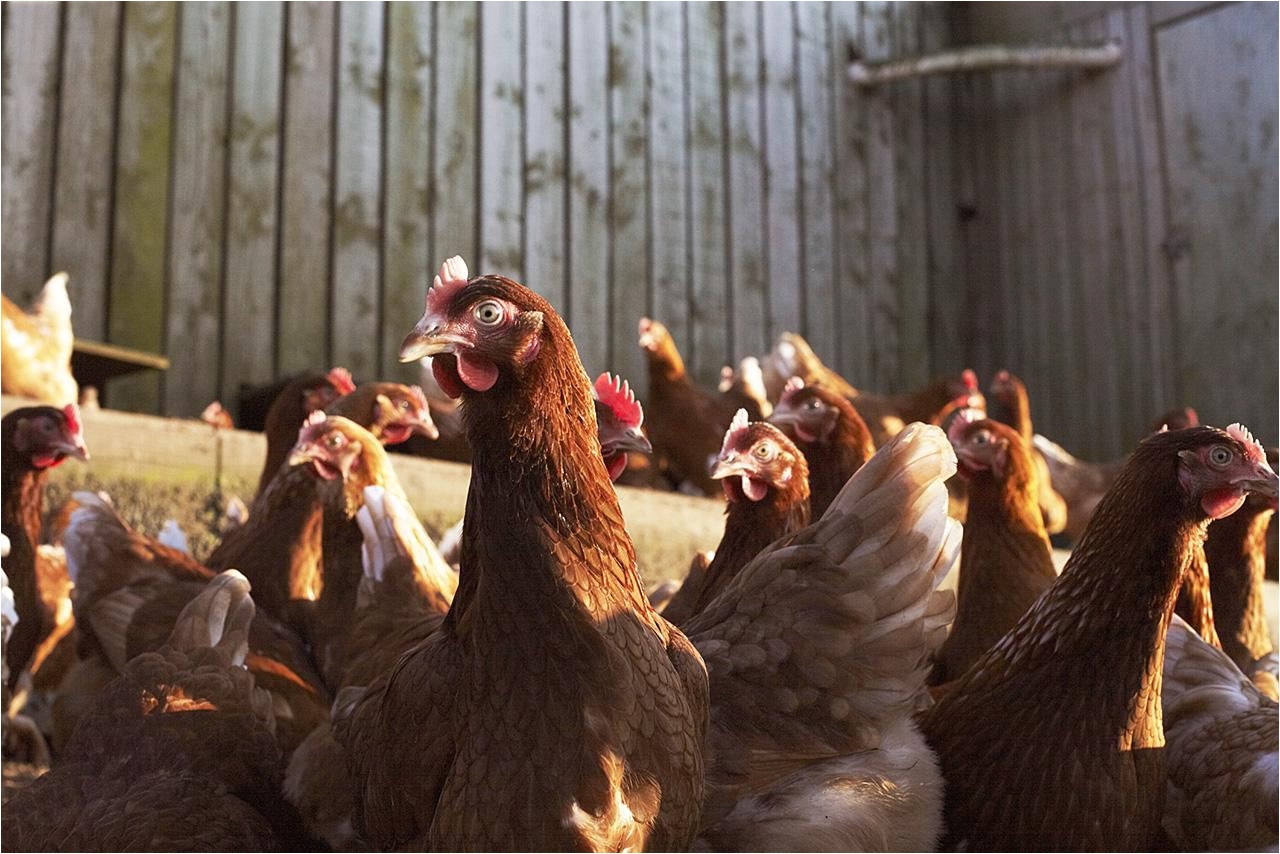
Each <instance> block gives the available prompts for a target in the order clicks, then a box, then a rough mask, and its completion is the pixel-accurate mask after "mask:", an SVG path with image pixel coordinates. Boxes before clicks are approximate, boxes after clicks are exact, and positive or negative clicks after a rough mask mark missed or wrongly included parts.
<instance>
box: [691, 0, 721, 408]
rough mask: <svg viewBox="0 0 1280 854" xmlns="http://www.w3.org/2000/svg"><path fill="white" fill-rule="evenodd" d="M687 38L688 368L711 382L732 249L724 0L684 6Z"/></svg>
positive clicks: (715, 368)
mask: <svg viewBox="0 0 1280 854" xmlns="http://www.w3.org/2000/svg"><path fill="white" fill-rule="evenodd" d="M685 9H686V12H687V14H688V20H687V24H688V38H689V190H690V203H691V204H690V207H689V227H690V235H689V249H690V257H691V259H692V265H691V267H690V288H691V291H690V292H691V295H692V299H691V301H690V309H691V310H690V312H689V316H690V321H691V323H692V324H693V329H692V333H693V334H692V337H691V340H690V345H689V353H688V354H687V355H688V357H689V371H690V374H691V376H693V377H694V378H695V379H696V380H697V381H699V382H702V383H705V384H707V385H712V384H714V383H715V382H716V380H717V378H718V377H719V376H720V367H721V366H722V365H724V364H726V363H727V362H728V361H729V360H730V357H731V353H730V350H729V277H728V266H729V255H728V245H727V242H726V222H725V201H726V193H725V183H726V182H725V172H724V168H725V157H724V154H725V142H726V140H725V125H724V98H723V96H724V80H723V79H722V78H723V74H722V69H723V66H722V64H721V58H722V49H723V46H724V6H723V5H722V4H720V3H693V4H689V5H687V6H686V7H685Z"/></svg>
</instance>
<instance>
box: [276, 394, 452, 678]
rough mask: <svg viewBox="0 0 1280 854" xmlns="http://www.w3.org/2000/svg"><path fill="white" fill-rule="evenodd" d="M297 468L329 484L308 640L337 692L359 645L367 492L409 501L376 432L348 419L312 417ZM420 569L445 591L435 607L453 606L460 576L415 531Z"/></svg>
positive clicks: (297, 450)
mask: <svg viewBox="0 0 1280 854" xmlns="http://www.w3.org/2000/svg"><path fill="white" fill-rule="evenodd" d="M289 462H290V463H291V464H293V465H302V466H306V467H309V468H310V469H311V470H312V472H313V474H314V476H315V477H316V478H318V479H320V480H322V481H325V482H326V483H325V485H324V487H323V488H322V490H321V492H320V494H321V498H322V507H323V510H322V512H323V525H322V528H323V546H322V553H323V557H322V566H323V570H322V574H321V579H320V581H321V584H320V590H319V594H318V595H317V597H316V600H315V603H314V609H313V612H312V613H311V614H310V617H309V625H308V627H307V632H306V637H307V638H308V639H309V641H310V645H311V651H312V656H313V657H314V659H315V662H316V664H317V666H318V667H319V668H320V673H321V675H322V676H323V677H324V679H325V683H326V684H327V685H329V686H330V688H331V689H333V690H336V689H337V688H338V687H339V686H341V685H343V684H344V683H345V679H344V674H345V672H346V670H347V668H348V661H347V658H348V656H349V654H350V650H349V647H350V646H351V644H353V643H358V640H357V639H356V637H355V635H354V632H355V630H356V628H357V626H356V623H355V621H354V620H353V615H354V613H355V611H356V602H357V599H358V596H359V588H360V585H361V578H362V575H363V567H362V561H361V552H362V547H363V543H364V537H363V534H362V532H361V530H360V526H359V524H358V522H357V521H356V514H357V513H358V511H359V509H360V506H361V503H362V502H363V495H364V490H365V488H367V487H370V486H377V487H381V488H383V489H384V490H386V492H387V493H388V494H390V495H392V496H393V497H395V498H398V499H399V500H401V501H404V502H405V503H408V499H406V498H405V496H404V491H403V490H402V489H401V487H400V481H399V480H398V479H397V478H396V476H395V472H394V470H393V469H392V468H391V464H390V462H389V461H388V460H387V455H386V452H385V451H384V450H383V448H382V445H381V443H379V441H378V440H377V439H375V438H374V436H373V434H371V433H370V432H369V431H367V430H365V429H364V428H362V427H361V426H360V425H358V424H356V423H355V422H353V421H350V420H348V419H346V418H343V417H342V416H337V415H330V416H328V417H327V418H322V417H321V415H320V413H313V414H312V416H311V420H310V421H309V422H308V424H307V427H306V428H305V429H304V430H303V432H302V434H301V436H300V437H299V440H298V444H297V445H296V446H295V447H294V449H293V451H292V453H291V454H290V456H289ZM413 534H414V537H415V544H414V548H415V552H414V555H415V558H416V559H417V561H416V565H417V566H418V567H419V568H420V570H421V571H422V572H424V573H427V574H428V581H429V582H430V584H431V589H432V590H436V591H440V594H439V595H440V596H441V597H442V599H441V601H439V602H437V603H436V604H437V606H438V608H439V609H441V610H445V609H447V606H448V603H449V601H450V600H451V599H452V598H453V592H454V589H455V588H456V586H457V577H456V576H455V574H454V573H453V571H452V570H451V569H450V568H449V565H448V564H447V563H446V562H445V561H444V559H443V558H442V557H441V556H440V554H439V552H438V551H437V550H436V548H435V544H434V543H432V542H431V540H430V539H429V538H428V537H427V534H426V532H425V531H424V530H422V526H421V524H419V525H417V526H416V527H415V528H414V529H413Z"/></svg>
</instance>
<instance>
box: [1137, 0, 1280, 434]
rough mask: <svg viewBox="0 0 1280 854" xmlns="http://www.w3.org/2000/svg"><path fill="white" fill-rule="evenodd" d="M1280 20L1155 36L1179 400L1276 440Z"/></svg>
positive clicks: (1211, 23) (1197, 20)
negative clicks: (1278, 63) (1279, 47)
mask: <svg viewBox="0 0 1280 854" xmlns="http://www.w3.org/2000/svg"><path fill="white" fill-rule="evenodd" d="M1277 38H1278V33H1277V11H1276V5H1275V4H1274V3H1237V4H1229V5H1225V6H1218V7H1213V8H1211V9H1209V10H1208V11H1205V12H1203V13H1200V14H1197V15H1193V16H1191V17H1187V18H1182V19H1175V20H1173V21H1170V22H1169V23H1167V24H1166V25H1164V26H1162V27H1160V28H1159V29H1158V30H1157V31H1156V53H1157V56H1158V58H1159V59H1158V61H1159V75H1160V78H1159V83H1160V106H1161V119H1162V122H1161V124H1162V135H1163V142H1164V148H1165V158H1166V159H1165V165H1166V176H1167V181H1168V190H1169V192H1168V197H1167V198H1168V201H1167V205H1168V216H1169V233H1168V239H1167V240H1166V242H1165V251H1166V252H1167V253H1168V255H1169V257H1170V260H1171V262H1172V270H1173V290H1174V293H1173V298H1174V305H1175V306H1176V318H1177V319H1176V327H1175V333H1176V334H1175V351H1176V353H1177V361H1178V371H1179V375H1178V381H1179V387H1180V390H1181V393H1182V396H1183V398H1184V399H1185V400H1187V401H1193V402H1195V404H1196V405H1197V407H1198V408H1199V409H1200V415H1201V418H1202V419H1203V420H1204V421H1206V422H1207V423H1210V424H1215V425H1220V426H1221V425H1225V424H1226V423H1229V422H1230V421H1234V420H1240V421H1243V422H1244V423H1245V424H1247V425H1249V427H1250V428H1251V429H1252V430H1253V431H1254V432H1255V433H1256V434H1257V435H1258V437H1259V438H1260V439H1261V440H1262V441H1263V442H1264V443H1273V442H1275V441H1276V440H1277V438H1280V435H1278V434H1280V430H1278V429H1277V406H1278V403H1277V361H1278V358H1277V335H1278V332H1277V299H1276V297H1277V274H1276V271H1277V246H1276V243H1277V239H1276V228H1277V216H1276V214H1277V192H1278V190H1277V187H1278V180H1280V179H1278V177H1277V169H1276V162H1277V148H1276V131H1277V126H1276V106H1277V72H1276V61H1277V60H1276V45H1277Z"/></svg>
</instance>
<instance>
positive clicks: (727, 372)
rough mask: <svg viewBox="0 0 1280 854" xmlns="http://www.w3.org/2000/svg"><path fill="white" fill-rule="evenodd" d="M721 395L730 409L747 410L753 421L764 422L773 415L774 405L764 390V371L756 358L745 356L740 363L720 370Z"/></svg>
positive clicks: (735, 410)
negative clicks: (735, 366)
mask: <svg viewBox="0 0 1280 854" xmlns="http://www.w3.org/2000/svg"><path fill="white" fill-rule="evenodd" d="M719 388H720V394H721V396H722V397H723V398H724V401H725V404H726V406H727V407H728V408H730V409H732V410H733V411H734V412H737V411H738V410H739V409H745V410H747V417H748V418H750V419H751V420H752V421H764V420H765V419H766V418H768V417H769V416H770V415H771V414H772V413H773V404H772V403H770V402H769V395H768V394H767V393H766V392H765V390H764V371H763V370H762V369H761V367H760V360H759V359H757V358H756V357H755V356H745V357H743V358H742V359H741V360H739V362H738V368H737V370H734V368H733V366H732V365H725V366H724V367H723V368H721V369H720V386H719Z"/></svg>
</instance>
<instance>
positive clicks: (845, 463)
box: [769, 377, 876, 519]
mask: <svg viewBox="0 0 1280 854" xmlns="http://www.w3.org/2000/svg"><path fill="white" fill-rule="evenodd" d="M769 423H770V424H773V425H775V426H776V427H778V428H779V429H780V430H782V432H783V433H786V434H787V438H788V439H790V440H791V441H793V442H795V443H796V447H798V448H799V449H800V450H801V451H803V452H804V458H805V460H806V462H808V464H809V507H810V509H811V511H812V514H813V517H814V518H815V519H816V518H819V517H821V516H822V514H823V513H825V512H827V508H828V507H830V506H831V502H832V501H834V500H835V497H836V496H837V495H838V494H839V493H840V490H841V489H843V488H844V485H845V483H847V482H848V480H849V478H851V477H853V473H854V472H856V471H857V470H858V469H860V468H862V465H863V464H864V463H865V462H866V461H867V460H869V459H871V455H872V454H873V453H875V450H876V446H875V443H874V442H872V441H871V431H870V430H868V429H867V425H866V422H864V421H863V420H862V416H861V415H859V414H858V410H856V409H854V408H853V404H851V403H850V402H849V401H848V400H847V399H846V398H844V397H843V396H841V395H840V394H837V393H836V392H834V391H832V390H831V389H828V388H826V387H825V386H821V385H805V382H804V380H802V379H800V378H798V377H792V378H791V379H790V380H788V381H787V385H786V387H785V388H784V389H783V392H782V398H781V399H780V400H779V401H778V405H777V407H775V408H774V410H773V414H772V415H770V416H769Z"/></svg>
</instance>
